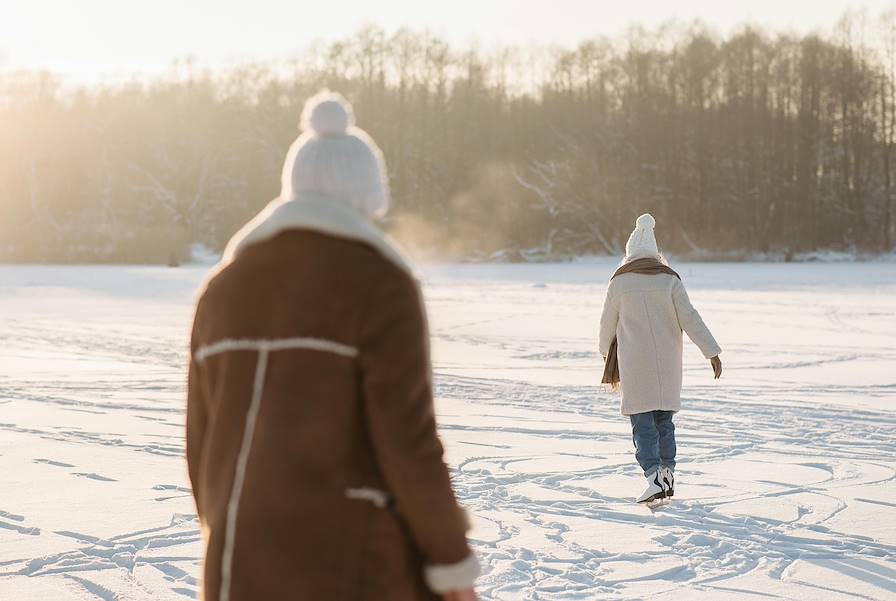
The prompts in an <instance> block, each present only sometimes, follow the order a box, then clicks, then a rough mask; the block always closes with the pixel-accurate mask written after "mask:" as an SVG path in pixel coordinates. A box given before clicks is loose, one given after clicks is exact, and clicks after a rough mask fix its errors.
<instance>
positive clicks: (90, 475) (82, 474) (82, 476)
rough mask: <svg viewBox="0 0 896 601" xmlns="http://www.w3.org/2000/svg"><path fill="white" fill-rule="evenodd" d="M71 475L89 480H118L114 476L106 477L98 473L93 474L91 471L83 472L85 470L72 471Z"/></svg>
mask: <svg viewBox="0 0 896 601" xmlns="http://www.w3.org/2000/svg"><path fill="white" fill-rule="evenodd" d="M72 476H79V477H81V478H90V479H91V480H100V481H102V482H118V480H116V479H115V478H107V477H105V476H100V475H99V474H95V473H93V472H90V473H89V474H88V473H85V472H72Z"/></svg>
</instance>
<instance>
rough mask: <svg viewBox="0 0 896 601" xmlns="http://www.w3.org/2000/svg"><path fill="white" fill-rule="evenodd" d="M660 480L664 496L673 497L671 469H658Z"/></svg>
mask: <svg viewBox="0 0 896 601" xmlns="http://www.w3.org/2000/svg"><path fill="white" fill-rule="evenodd" d="M660 480H661V481H662V483H663V488H665V489H666V496H667V497H671V496H673V495H674V494H675V472H673V471H672V468H671V467H661V468H660Z"/></svg>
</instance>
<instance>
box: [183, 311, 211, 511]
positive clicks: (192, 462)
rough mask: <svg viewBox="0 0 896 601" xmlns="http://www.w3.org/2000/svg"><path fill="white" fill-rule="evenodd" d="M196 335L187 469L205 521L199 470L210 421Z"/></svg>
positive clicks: (189, 398)
mask: <svg viewBox="0 0 896 601" xmlns="http://www.w3.org/2000/svg"><path fill="white" fill-rule="evenodd" d="M195 352H196V334H195V326H194V333H193V337H192V340H191V342H190V358H189V371H188V374H187V469H188V471H189V473H190V484H191V486H192V489H193V499H194V500H195V501H196V510H197V512H198V514H199V519H200V521H204V517H203V511H202V503H201V499H200V498H199V489H200V483H199V468H200V465H201V462H202V447H203V443H204V440H205V430H206V424H207V421H208V413H207V408H206V400H205V395H204V393H203V390H202V381H201V376H200V369H201V367H200V365H199V363H198V362H197V361H196V358H195Z"/></svg>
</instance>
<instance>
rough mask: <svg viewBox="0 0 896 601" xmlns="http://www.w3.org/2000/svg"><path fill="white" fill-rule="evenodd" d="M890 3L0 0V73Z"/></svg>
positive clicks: (156, 68) (88, 77) (587, 32)
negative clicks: (372, 29) (411, 36)
mask: <svg viewBox="0 0 896 601" xmlns="http://www.w3.org/2000/svg"><path fill="white" fill-rule="evenodd" d="M894 6H896V0H614V1H611V0H516V1H514V0H439V1H437V2H434V1H430V0H316V1H315V2H309V1H307V0H305V1H303V0H152V1H149V0H0V68H21V67H27V68H48V69H51V70H53V71H57V72H61V73H63V74H65V75H66V76H68V77H69V78H71V79H73V80H77V81H84V82H87V81H95V80H97V79H99V78H100V77H108V76H111V77H122V76H124V75H130V74H142V75H146V74H153V73H158V72H160V71H163V70H165V69H166V68H167V67H168V66H170V64H171V62H172V61H173V60H175V59H178V58H184V57H186V56H193V57H195V59H196V60H197V61H198V62H199V63H201V64H207V65H213V66H216V65H222V64H229V63H233V62H240V61H244V60H247V59H277V58H283V57H286V56H289V55H292V54H295V53H296V52H298V51H299V50H301V49H302V48H304V47H305V46H306V45H307V44H308V43H309V42H311V41H313V40H315V39H324V40H327V39H334V38H338V37H342V36H345V35H348V34H350V33H351V32H353V31H354V30H355V29H357V28H358V27H359V26H361V25H362V24H365V23H375V24H378V25H381V26H382V27H384V28H385V29H386V30H388V31H393V30H395V29H397V28H398V27H401V26H403V25H407V26H410V27H412V28H415V29H422V28H428V29H430V30H432V31H433V32H435V33H437V34H440V35H442V36H443V37H445V38H447V39H449V40H451V41H452V42H455V43H458V44H463V43H466V42H468V41H470V40H471V39H474V38H475V39H478V41H479V42H480V43H481V44H482V45H483V46H486V47H489V46H492V45H496V44H500V43H525V42H529V41H535V42H537V43H541V44H552V43H557V44H562V45H574V44H575V43H576V42H577V41H579V40H581V39H583V38H586V37H589V36H593V35H595V34H599V33H602V34H609V35H613V34H616V33H619V32H621V31H623V30H624V29H625V28H626V27H627V26H628V25H629V24H632V23H642V24H644V25H647V26H648V27H650V26H655V25H657V24H659V23H661V22H663V21H665V20H668V19H672V18H675V19H678V20H682V21H690V20H692V19H695V18H700V19H702V20H703V21H705V22H707V23H708V24H710V25H711V26H712V27H714V28H715V29H717V30H718V31H720V32H722V33H725V32H727V31H730V30H731V29H732V28H734V27H736V26H737V25H739V24H741V23H744V22H750V23H754V24H759V25H763V26H766V27H770V28H773V29H775V30H788V31H795V32H799V33H804V32H806V31H810V30H815V29H822V30H824V29H828V28H830V27H832V26H833V24H834V23H836V21H837V19H838V18H839V17H840V16H841V15H842V14H843V13H844V12H845V11H846V10H848V9H851V8H861V7H865V8H867V9H868V10H869V11H870V14H871V15H872V16H877V15H879V14H880V13H882V12H883V11H884V10H886V9H888V8H891V7H894Z"/></svg>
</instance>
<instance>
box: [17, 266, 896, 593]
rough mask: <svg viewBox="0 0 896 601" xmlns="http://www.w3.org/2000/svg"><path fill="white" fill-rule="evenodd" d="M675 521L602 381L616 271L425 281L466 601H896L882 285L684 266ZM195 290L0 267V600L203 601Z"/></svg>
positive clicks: (892, 295)
mask: <svg viewBox="0 0 896 601" xmlns="http://www.w3.org/2000/svg"><path fill="white" fill-rule="evenodd" d="M679 268H680V272H681V273H682V276H683V277H684V280H685V283H686V284H687V285H688V287H689V289H690V291H691V296H692V299H693V300H694V302H695V305H696V306H697V307H698V308H699V309H700V310H701V311H702V312H703V314H704V317H705V318H706V321H707V322H708V324H709V325H710V327H711V328H713V330H714V333H715V334H716V337H717V338H718V339H719V341H720V342H721V344H722V346H723V347H724V348H725V353H724V354H723V355H722V357H723V360H724V362H725V373H724V376H723V379H722V380H721V381H719V382H714V381H713V380H712V379H711V375H710V374H711V372H710V369H709V366H708V365H707V364H706V362H705V361H704V360H703V359H702V358H701V357H700V356H699V354H698V353H697V351H696V349H695V348H694V347H693V346H692V345H690V343H687V345H686V350H685V357H686V359H685V362H686V365H685V370H686V373H685V393H684V397H685V400H684V411H682V413H681V414H679V416H678V418H677V423H678V440H679V453H680V461H681V463H680V464H679V476H678V477H679V483H678V486H677V495H676V498H675V501H674V502H673V503H672V504H671V505H669V506H668V507H666V508H663V509H660V510H658V511H656V512H653V511H651V510H650V509H648V508H646V507H641V506H637V505H635V504H633V503H632V502H631V498H632V496H633V495H635V494H637V493H638V492H640V487H641V486H642V481H641V478H640V476H639V473H638V469H637V467H636V465H635V463H634V459H633V457H632V451H631V441H630V438H629V429H628V426H627V422H626V420H625V419H624V418H622V417H621V416H619V414H618V410H617V401H616V400H615V399H614V397H613V396H612V395H611V394H610V393H609V392H608V391H605V390H602V389H600V388H599V387H598V386H597V385H596V382H597V381H598V379H599V371H600V365H599V364H600V359H599V357H598V356H597V354H596V351H595V336H596V324H597V320H598V316H599V313H600V306H601V302H602V300H603V294H604V282H605V281H606V279H607V277H608V275H609V273H610V271H611V269H612V264H611V263H610V262H608V261H589V262H583V263H577V264H569V265H538V266H433V267H429V268H427V269H424V273H425V276H426V278H425V279H426V294H427V298H428V302H429V305H430V310H431V315H432V330H433V336H434V339H435V343H434V355H435V361H436V373H437V393H438V401H437V403H438V411H439V416H440V423H441V428H442V434H443V438H444V439H445V442H446V446H447V449H448V459H449V461H450V463H451V465H452V467H453V469H454V477H455V484H456V487H457V490H458V494H459V496H460V497H461V499H462V500H463V502H464V503H465V504H466V505H468V506H469V507H470V508H471V510H472V511H473V513H474V514H475V516H476V518H475V529H474V531H473V533H472V538H473V540H474V543H475V545H476V548H477V550H478V552H479V553H480V555H481V557H482V559H483V563H484V566H485V575H484V576H483V578H482V579H481V586H480V592H481V595H482V597H483V598H484V599H496V600H497V599H501V600H503V599H541V600H548V599H647V598H649V599H675V600H676V601H679V600H687V601H691V600H700V599H706V600H712V601H719V600H725V599H754V598H755V599H763V598H765V599H812V600H813V601H816V600H818V599H825V600H828V599H894V598H896V458H894V452H896V416H894V415H893V410H894V408H896V317H894V316H896V265H894V264H893V263H889V264H884V263H867V264H862V263H860V264H836V265H826V264H803V265H794V264H790V265H783V264H761V265H760V264H757V265H749V264H733V265H731V264H728V265H726V264H711V265H710V264H686V265H680V266H679ZM203 273H204V268H199V267H189V268H182V269H167V268H153V267H0V366H2V367H0V599H2V600H4V601H5V600H16V601H31V600H35V599H40V600H54V601H55V600H64V599H85V600H95V599H102V600H113V599H115V600H129V601H130V600H168V599H181V600H182V599H187V598H192V597H194V596H195V594H196V591H197V573H198V567H199V563H198V555H199V553H200V544H199V531H198V524H197V522H196V519H195V516H194V509H193V505H192V500H191V498H190V496H189V488H188V483H187V479H186V470H185V467H184V463H183V459H182V456H183V451H184V443H183V436H182V422H183V412H182V408H183V362H184V350H185V344H186V342H185V340H186V333H187V330H188V325H189V320H190V316H191V300H192V296H193V290H194V289H195V286H196V284H197V283H198V282H199V280H200V279H201V277H202V275H203Z"/></svg>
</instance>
